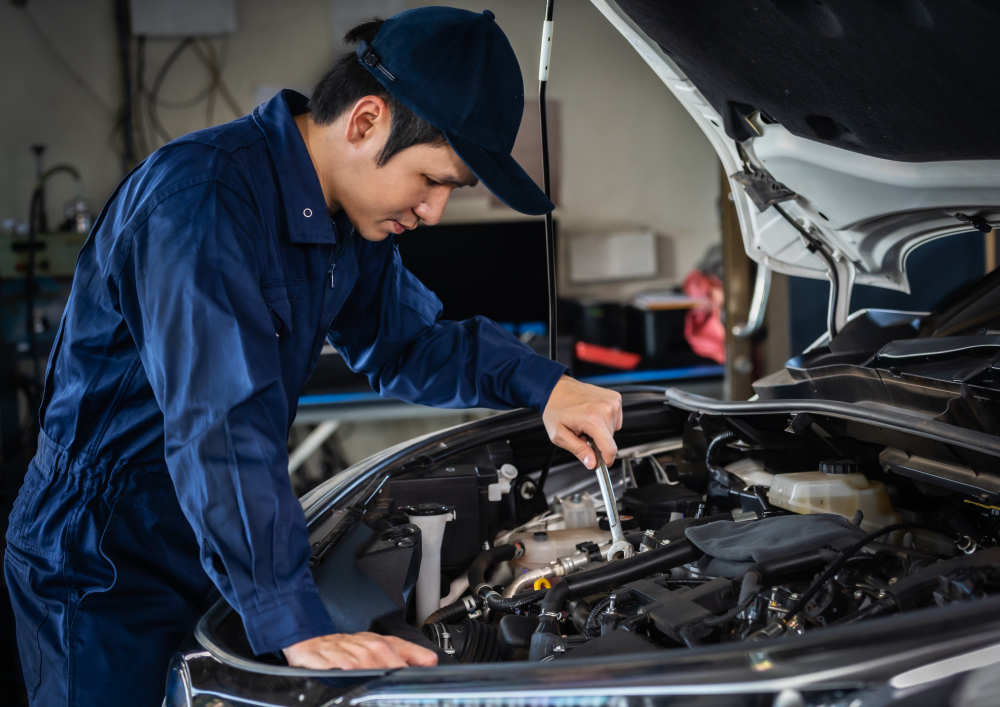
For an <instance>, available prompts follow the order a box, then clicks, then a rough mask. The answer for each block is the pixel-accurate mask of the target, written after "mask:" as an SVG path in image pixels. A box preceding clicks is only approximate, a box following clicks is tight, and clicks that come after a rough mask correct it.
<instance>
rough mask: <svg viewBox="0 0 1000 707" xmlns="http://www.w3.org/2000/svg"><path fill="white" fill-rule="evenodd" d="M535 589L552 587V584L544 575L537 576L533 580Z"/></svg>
mask: <svg viewBox="0 0 1000 707" xmlns="http://www.w3.org/2000/svg"><path fill="white" fill-rule="evenodd" d="M535 589H552V585H551V584H549V580H547V579H545V577H539V578H538V579H536V580H535Z"/></svg>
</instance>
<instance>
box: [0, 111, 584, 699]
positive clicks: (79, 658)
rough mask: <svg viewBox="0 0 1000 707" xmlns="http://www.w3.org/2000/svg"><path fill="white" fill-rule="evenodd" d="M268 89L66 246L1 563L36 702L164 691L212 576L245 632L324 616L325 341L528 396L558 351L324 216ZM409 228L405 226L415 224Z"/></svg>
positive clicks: (134, 177)
mask: <svg viewBox="0 0 1000 707" xmlns="http://www.w3.org/2000/svg"><path fill="white" fill-rule="evenodd" d="M306 105H307V101H306V99H305V97H304V96H301V95H299V94H297V93H295V92H292V91H284V92H283V93H281V94H279V95H278V96H276V97H275V98H273V99H272V100H271V101H269V102H267V103H265V104H264V105H262V106H260V107H258V108H257V109H255V110H254V111H253V113H252V114H251V115H249V116H246V117H244V118H241V119H239V120H236V121H234V122H232V123H229V124H227V125H223V126H219V127H216V128H211V129H208V130H203V131H200V132H197V133H193V134H191V135H188V136H186V137H183V138H180V139H179V140H175V141H174V142H172V143H170V144H169V145H167V146H166V147H164V148H162V149H160V150H158V151H157V152H156V153H154V154H153V155H152V156H151V157H149V158H148V159H147V160H146V161H145V162H144V163H143V164H142V165H140V166H139V167H137V168H136V169H135V170H134V171H133V172H132V174H131V175H129V176H128V177H127V178H126V179H125V180H124V181H123V182H122V183H121V184H120V185H119V187H118V189H117V190H116V192H115V193H114V195H113V196H112V198H111V199H110V201H109V202H108V204H107V206H105V208H104V211H103V213H102V214H101V216H100V218H99V219H98V221H97V223H96V224H95V226H94V229H93V232H92V233H91V236H90V238H89V239H88V241H87V243H86V245H85V246H84V247H83V250H82V251H81V254H80V259H79V262H78V264H77V270H76V275H75V279H74V282H73V290H72V294H71V295H70V299H69V304H68V306H67V308H66V312H65V314H64V316H63V320H62V324H61V326H60V328H59V332H58V335H57V337H56V341H55V344H54V346H53V349H52V355H51V357H50V360H49V365H48V370H47V373H46V381H45V394H44V398H43V402H42V406H41V411H40V421H41V429H42V432H41V433H40V434H39V449H38V454H37V455H36V456H35V458H34V460H33V461H32V463H31V466H30V468H29V470H28V475H27V478H26V479H25V483H24V486H23V488H22V489H21V492H20V494H19V496H18V498H17V501H16V503H15V506H14V510H13V513H12V514H11V517H10V528H9V531H8V533H7V542H8V546H7V552H6V556H5V559H4V572H5V575H6V578H7V582H8V584H9V588H10V593H11V599H12V602H13V605H14V611H15V613H16V616H17V637H18V648H19V650H20V654H21V661H22V666H23V670H24V678H25V681H26V683H27V687H28V692H29V696H30V697H31V698H32V703H33V704H37V705H46V706H51V705H64V704H72V705H102V706H104V707H107V706H109V705H119V704H120V705H125V704H128V705H151V706H153V705H159V704H160V701H161V700H162V697H163V685H164V678H165V673H166V667H167V662H168V660H169V658H170V656H171V654H172V652H173V651H174V650H175V648H176V646H177V644H178V643H179V642H180V641H181V640H182V639H183V637H184V636H185V635H186V634H187V632H188V631H189V630H190V629H191V628H192V626H193V625H194V622H195V621H196V619H197V618H198V617H199V615H200V614H201V612H202V611H203V610H204V609H205V608H206V605H207V601H208V600H209V597H210V594H211V593H212V592H213V589H214V588H217V589H218V590H219V591H220V592H221V593H222V596H223V597H225V599H226V600H227V601H228V602H229V603H230V604H231V605H232V606H233V607H235V608H236V609H237V610H238V611H239V612H240V614H241V615H242V617H243V622H244V624H245V626H246V629H247V634H248V636H249V639H250V643H251V645H252V647H253V649H254V650H255V651H256V652H257V653H258V654H261V653H266V652H269V651H277V650H280V649H281V648H283V647H285V646H288V645H290V644H293V643H296V642H298V641H301V640H304V639H307V638H311V637H314V636H318V635H323V634H327V633H333V632H335V631H336V630H337V627H336V626H334V625H333V623H332V622H331V620H330V618H329V616H328V615H327V613H326V611H325V610H324V608H323V606H322V604H321V603H320V600H319V597H318V595H317V592H316V587H315V585H314V583H313V579H312V575H311V574H310V572H309V569H308V557H309V545H308V542H307V536H306V525H305V519H304V516H303V513H302V509H301V507H300V505H299V503H298V501H297V500H296V498H295V496H294V495H293V493H292V490H291V487H290V484H289V479H288V456H287V447H286V439H287V435H288V430H289V426H290V425H291V422H292V420H293V418H294V417H295V409H296V402H297V400H298V396H299V393H300V390H301V388H302V386H303V384H304V383H305V382H306V380H307V379H308V378H309V376H310V374H311V372H312V370H313V368H314V367H315V365H316V361H317V359H318V357H319V355H320V350H321V348H322V347H323V343H324V340H328V341H329V342H330V343H331V344H332V345H333V346H335V347H336V348H337V349H338V350H339V351H340V353H341V354H342V355H343V356H344V358H345V360H346V361H347V362H348V364H349V365H350V366H351V368H352V369H354V370H358V371H363V372H364V373H366V374H367V376H368V378H369V380H370V381H371V385H372V387H373V388H374V389H375V390H376V391H378V392H379V393H381V394H383V395H387V396H392V397H395V398H399V399H402V400H408V401H412V402H418V403H422V404H425V405H433V406H438V407H457V408H460V407H472V406H482V407H491V408H506V407H517V406H527V407H533V408H535V409H541V408H542V407H544V405H545V402H546V401H547V399H548V396H549V393H550V392H551V390H552V388H553V387H554V385H555V383H556V382H557V380H558V379H559V377H560V376H561V375H562V374H563V373H564V372H565V369H564V368H563V367H562V366H560V365H558V364H555V363H553V362H550V361H548V360H547V359H544V358H542V357H539V356H537V355H535V354H534V353H532V352H531V351H530V350H529V349H528V348H527V347H526V346H524V345H523V344H521V343H520V342H519V341H518V340H517V339H516V338H514V337H513V336H511V335H510V334H508V333H507V332H506V331H504V330H503V329H502V328H501V327H499V326H497V325H496V324H494V323H493V322H491V321H489V320H487V319H484V318H481V317H477V318H475V319H471V320H468V321H464V322H451V321H443V320H438V317H439V316H440V315H441V309H442V308H441V303H440V302H439V300H438V299H437V298H436V297H435V296H434V294H433V293H431V292H430V291H429V290H427V289H426V288H425V287H424V286H423V285H422V284H421V283H420V282H419V281H418V280H417V279H416V278H415V277H414V276H413V275H412V274H410V272H408V271H407V270H406V269H405V268H404V267H403V265H402V263H401V262H400V257H399V253H398V251H397V250H396V248H395V246H394V244H393V239H392V238H391V237H390V238H388V239H386V240H384V241H381V242H377V243H375V242H370V241H366V240H364V239H363V238H360V237H359V236H358V235H356V234H354V233H353V228H352V226H351V224H350V222H349V221H348V220H347V218H346V217H345V216H344V214H343V212H341V213H339V214H337V215H335V216H334V217H333V218H332V219H331V218H330V217H329V216H328V214H327V211H326V205H325V202H324V199H323V194H322V191H321V189H320V185H319V180H318V178H317V176H316V172H315V171H314V169H313V167H312V163H311V161H310V159H309V155H308V153H307V152H306V148H305V144H304V143H303V141H302V138H301V135H300V133H299V131H298V129H297V127H296V125H295V122H294V120H293V116H294V115H296V114H298V113H302V112H304V111H305V110H306ZM411 237H415V238H419V237H420V236H419V232H417V233H416V234H414V235H413V236H411Z"/></svg>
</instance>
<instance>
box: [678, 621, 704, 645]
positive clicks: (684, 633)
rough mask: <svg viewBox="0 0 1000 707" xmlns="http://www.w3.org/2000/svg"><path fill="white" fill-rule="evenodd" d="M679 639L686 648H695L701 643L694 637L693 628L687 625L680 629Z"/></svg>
mask: <svg viewBox="0 0 1000 707" xmlns="http://www.w3.org/2000/svg"><path fill="white" fill-rule="evenodd" d="M680 638H681V640H682V641H684V645H685V646H687V647H688V648H697V647H698V646H700V645H701V643H699V641H698V639H697V638H696V637H695V635H694V627H693V626H690V625H689V626H685V627H684V628H682V629H681V630H680Z"/></svg>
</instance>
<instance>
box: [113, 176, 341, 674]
mask: <svg viewBox="0 0 1000 707" xmlns="http://www.w3.org/2000/svg"><path fill="white" fill-rule="evenodd" d="M256 221H257V214H256V212H255V210H254V208H253V207H252V206H251V205H250V204H249V203H247V202H246V201H244V200H243V199H242V198H241V197H239V196H237V194H236V193H235V192H233V191H232V190H230V189H229V188H228V187H226V186H224V185H222V184H221V183H219V182H206V183H203V184H200V185H195V186H192V187H188V188H186V189H183V190H182V191H180V192H178V193H176V194H174V195H172V196H169V197H167V198H166V199H165V200H164V201H162V202H160V203H159V204H158V205H157V206H156V207H155V208H154V209H153V211H152V212H151V214H150V215H149V218H148V220H147V221H146V222H145V224H144V225H142V226H140V227H139V228H137V229H136V231H135V232H134V233H133V235H132V238H131V243H130V247H129V249H128V252H127V255H126V256H125V257H124V258H123V259H122V260H123V262H122V263H121V267H120V271H119V275H118V278H117V282H118V287H119V295H120V296H119V301H120V306H121V309H122V313H123V316H124V319H125V321H126V324H127V326H128V328H129V331H130V333H131V334H132V337H133V339H134V340H135V343H136V345H137V347H138V350H139V355H140V358H141V361H142V365H143V367H144V369H145V372H146V375H147V376H148V378H149V382H150V384H151V385H152V389H153V393H154V395H155V397H156V401H157V403H158V404H159V406H160V409H161V410H162V411H163V424H164V446H165V453H166V462H167V467H168V469H169V472H170V476H171V478H172V480H173V484H174V487H175V489H176V491H177V496H178V499H179V500H180V505H181V508H182V510H183V512H184V515H185V516H186V517H187V520H188V521H189V522H190V523H191V527H192V528H193V529H194V532H195V535H196V537H197V540H198V543H199V545H200V549H201V562H202V565H203V567H204V568H205V571H206V572H207V573H208V575H209V577H210V578H211V579H212V581H213V582H214V583H215V584H216V586H217V587H218V588H219V590H220V591H221V592H222V595H223V596H224V597H225V599H226V600H227V601H228V602H229V603H230V604H231V605H232V606H233V607H234V608H235V609H236V610H237V611H239V613H240V615H241V616H242V618H243V623H244V625H245V626H246V631H247V635H248V637H249V639H250V645H251V646H252V647H253V650H254V651H255V652H257V653H258V654H261V653H266V652H271V651H277V650H280V649H282V648H285V647H287V646H289V645H292V644H294V643H297V642H299V641H302V640H305V639H307V638H312V637H315V636H320V635H324V634H328V633H333V632H335V628H334V626H333V622H332V621H331V619H330V617H329V615H328V614H327V612H326V610H325V609H324V608H323V605H322V603H321V601H320V598H319V594H318V592H317V589H316V586H315V583H314V582H313V578H312V575H311V573H310V571H309V567H308V562H309V555H310V548H309V541H308V536H307V531H306V522H305V516H304V514H303V511H302V507H301V506H300V505H299V503H298V500H297V499H296V498H295V495H294V493H293V492H292V488H291V484H290V482H289V478H288V451H287V446H286V439H287V434H288V417H289V409H288V408H289V405H288V399H287V396H286V393H285V390H284V386H283V383H282V378H281V365H280V355H281V353H280V349H279V345H280V338H279V337H278V336H277V335H276V327H275V324H274V320H273V319H272V316H271V314H270V312H269V309H268V306H267V304H266V303H265V300H264V297H263V295H262V293H261V283H260V277H261V274H260V272H259V270H258V257H257V253H256V251H255V247H256V246H255V242H256V239H254V238H252V237H250V236H249V235H248V234H247V232H246V231H245V225H246V224H253V223H255V222H256Z"/></svg>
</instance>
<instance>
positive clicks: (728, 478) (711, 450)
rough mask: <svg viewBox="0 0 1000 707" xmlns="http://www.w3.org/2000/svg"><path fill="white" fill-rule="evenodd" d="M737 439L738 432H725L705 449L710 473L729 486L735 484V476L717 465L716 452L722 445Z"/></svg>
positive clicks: (706, 462) (723, 484)
mask: <svg viewBox="0 0 1000 707" xmlns="http://www.w3.org/2000/svg"><path fill="white" fill-rule="evenodd" d="M734 439H736V434H735V433H733V432H723V433H722V434H721V435H719V436H718V437H716V438H715V439H713V440H712V441H711V442H709V443H708V449H707V450H706V451H705V466H706V467H708V473H709V474H710V475H711V476H712V478H714V479H715V480H716V481H717V482H718V483H719V484H721V485H722V486H725V487H726V488H729V487H730V486H732V484H733V476H732V474H730V473H729V472H728V471H726V470H725V469H723V468H722V467H721V466H716V465H715V453H716V450H717V449H719V448H720V447H722V445H724V444H726V443H727V442H730V441H732V440H734Z"/></svg>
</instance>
